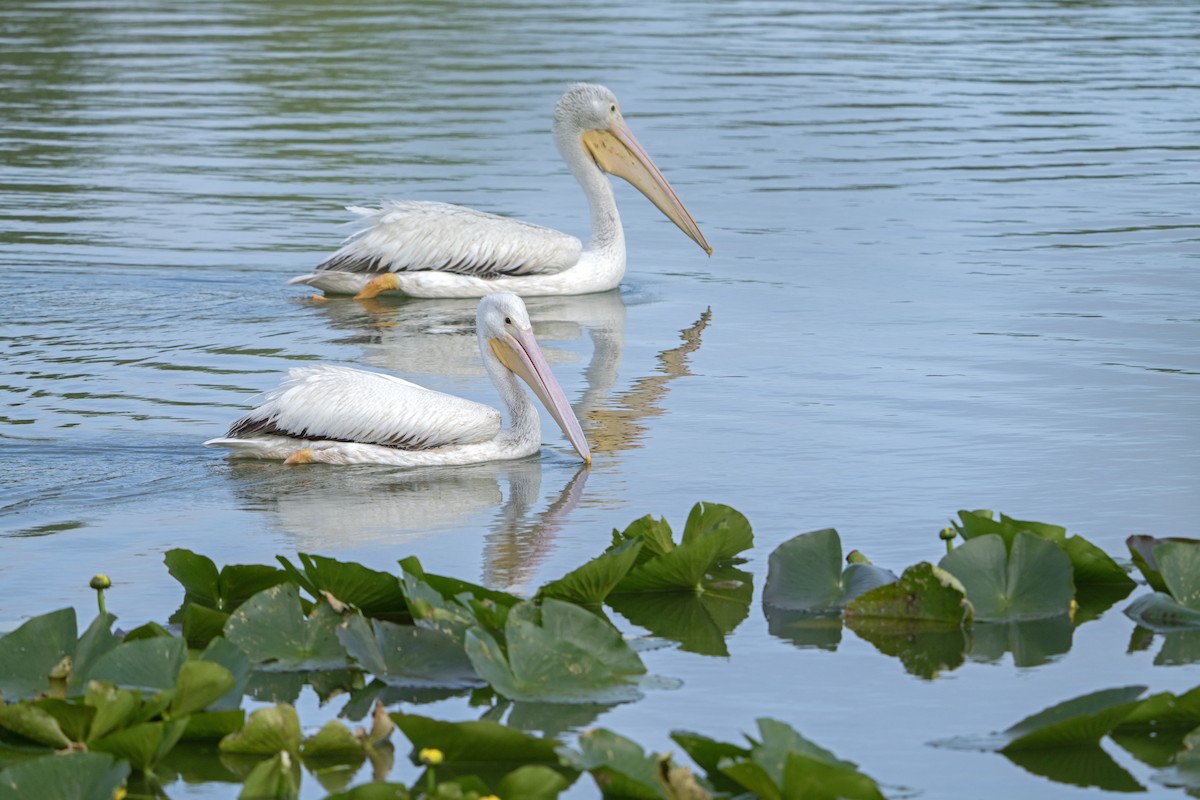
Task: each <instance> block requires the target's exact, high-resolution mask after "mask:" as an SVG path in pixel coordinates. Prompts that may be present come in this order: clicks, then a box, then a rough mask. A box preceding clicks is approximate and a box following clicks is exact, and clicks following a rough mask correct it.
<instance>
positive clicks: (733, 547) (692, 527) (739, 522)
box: [681, 503, 754, 561]
mask: <svg viewBox="0 0 1200 800" xmlns="http://www.w3.org/2000/svg"><path fill="white" fill-rule="evenodd" d="M714 534H716V535H718V536H719V538H720V540H721V542H722V544H723V548H722V549H721V550H719V551H718V552H717V560H718V561H729V560H730V559H732V558H735V557H736V556H737V555H738V554H740V553H741V552H742V551H744V550H749V549H750V548H751V547H753V546H754V533H753V532H752V531H751V529H750V521H749V520H747V519H746V517H745V516H744V515H743V514H742V513H741V512H740V511H735V510H734V509H732V508H730V507H729V506H726V505H721V504H720V503H696V505H694V506H692V510H691V512H690V513H689V514H688V518H687V522H686V523H684V526H683V537H682V539H681V543H682V544H687V543H689V542H691V541H693V540H695V539H698V538H703V537H707V536H712V535H714Z"/></svg>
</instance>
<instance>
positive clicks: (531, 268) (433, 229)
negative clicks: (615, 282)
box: [317, 200, 583, 278]
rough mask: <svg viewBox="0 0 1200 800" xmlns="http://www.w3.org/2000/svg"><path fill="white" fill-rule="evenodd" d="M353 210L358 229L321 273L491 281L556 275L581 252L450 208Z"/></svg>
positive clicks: (397, 204) (491, 217)
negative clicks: (430, 274) (424, 274)
mask: <svg viewBox="0 0 1200 800" xmlns="http://www.w3.org/2000/svg"><path fill="white" fill-rule="evenodd" d="M350 210H351V211H353V212H354V213H356V214H358V215H359V216H361V217H362V218H363V227H362V228H361V229H360V230H359V231H357V232H356V233H354V234H352V235H351V236H350V238H348V239H347V240H346V243H345V244H344V245H342V248H341V249H340V250H338V251H337V252H336V253H334V254H333V255H332V256H330V257H329V258H328V259H326V260H325V262H324V263H322V264H321V265H320V266H319V267H317V269H318V270H319V271H322V270H323V271H334V272H361V273H382V272H413V271H418V270H437V271H442V272H454V273H458V274H460V275H474V276H476V277H480V278H494V277H498V276H501V275H535V274H540V273H554V272H561V271H562V270H564V269H567V268H568V267H571V266H574V264H575V263H576V262H577V261H579V256H580V254H581V253H582V252H583V244H582V243H581V242H580V241H579V240H578V239H576V238H575V237H574V236H570V235H568V234H565V233H561V232H559V231H556V230H553V229H551V228H543V227H542V226H540V225H531V224H529V223H528V222H522V221H520V220H516V219H509V218H507V217H498V216H496V215H495V214H486V213H484V212H482V211H475V210H474V209H470V208H464V207H463V206H455V205H450V204H448V203H432V202H421V201H413V200H392V201H389V202H387V203H384V204H383V206H382V207H380V208H360V207H358V206H350Z"/></svg>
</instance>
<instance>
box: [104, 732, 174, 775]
mask: <svg viewBox="0 0 1200 800" xmlns="http://www.w3.org/2000/svg"><path fill="white" fill-rule="evenodd" d="M187 726H188V721H187V720H186V719H181V720H175V721H172V722H144V723H142V724H140V725H133V726H131V727H129V728H125V729H124V730H119V731H117V732H116V733H110V734H109V735H108V736H104V737H102V738H99V739H92V740H91V741H89V742H88V747H89V748H90V749H92V750H98V751H99V752H101V753H111V754H112V755H114V756H116V757H117V758H120V759H123V760H125V761H128V762H129V763H130V764H132V765H133V768H134V769H136V770H138V771H139V772H149V771H151V770H152V769H154V766H155V765H156V764H157V763H158V762H159V761H161V760H162V758H163V756H165V755H166V754H167V753H169V752H170V751H171V748H173V747H174V746H175V744H176V742H178V741H179V739H180V737H181V736H183V732H184V730H186V729H187Z"/></svg>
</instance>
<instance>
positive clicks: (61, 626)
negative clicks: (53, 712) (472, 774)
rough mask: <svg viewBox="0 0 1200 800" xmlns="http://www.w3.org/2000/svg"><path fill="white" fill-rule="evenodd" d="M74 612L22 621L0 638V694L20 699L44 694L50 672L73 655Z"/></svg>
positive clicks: (64, 611)
mask: <svg viewBox="0 0 1200 800" xmlns="http://www.w3.org/2000/svg"><path fill="white" fill-rule="evenodd" d="M76 635H77V632H76V628H75V609H73V608H63V609H59V610H58V611H51V612H50V613H49V614H43V615H41V616H38V617H34V618H32V619H30V620H27V621H25V622H24V623H22V624H21V625H20V627H18V628H17V629H16V630H13V631H10V632H9V633H6V634H5V635H4V636H0V694H3V696H4V699H5V700H9V701H12V700H20V699H22V698H26V697H33V696H34V695H37V694H40V693H42V692H45V691H46V690H47V689H48V688H49V685H50V672H51V671H52V670H53V669H54V668H55V667H56V666H58V665H59V664H60V663H61V662H62V660H63V659H64V658H66V657H67V656H71V655H73V654H74V653H75V647H76V638H75V637H76Z"/></svg>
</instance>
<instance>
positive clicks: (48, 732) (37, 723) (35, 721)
mask: <svg viewBox="0 0 1200 800" xmlns="http://www.w3.org/2000/svg"><path fill="white" fill-rule="evenodd" d="M0 728H3V729H5V730H8V731H12V732H13V733H16V734H19V735H21V736H23V737H25V738H26V739H28V740H30V741H31V742H37V743H38V744H40V745H45V746H47V747H54V748H57V749H61V748H64V747H70V745H71V739H70V738H68V737H67V735H66V734H65V733H63V729H62V727H61V726H60V725H59V724H58V720H57V719H55V718H54V717H53V716H52V715H51V714H50V713H48V712H47V711H45V710H44V709H41V708H39V707H37V706H35V705H31V704H29V703H13V704H4V703H0Z"/></svg>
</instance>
